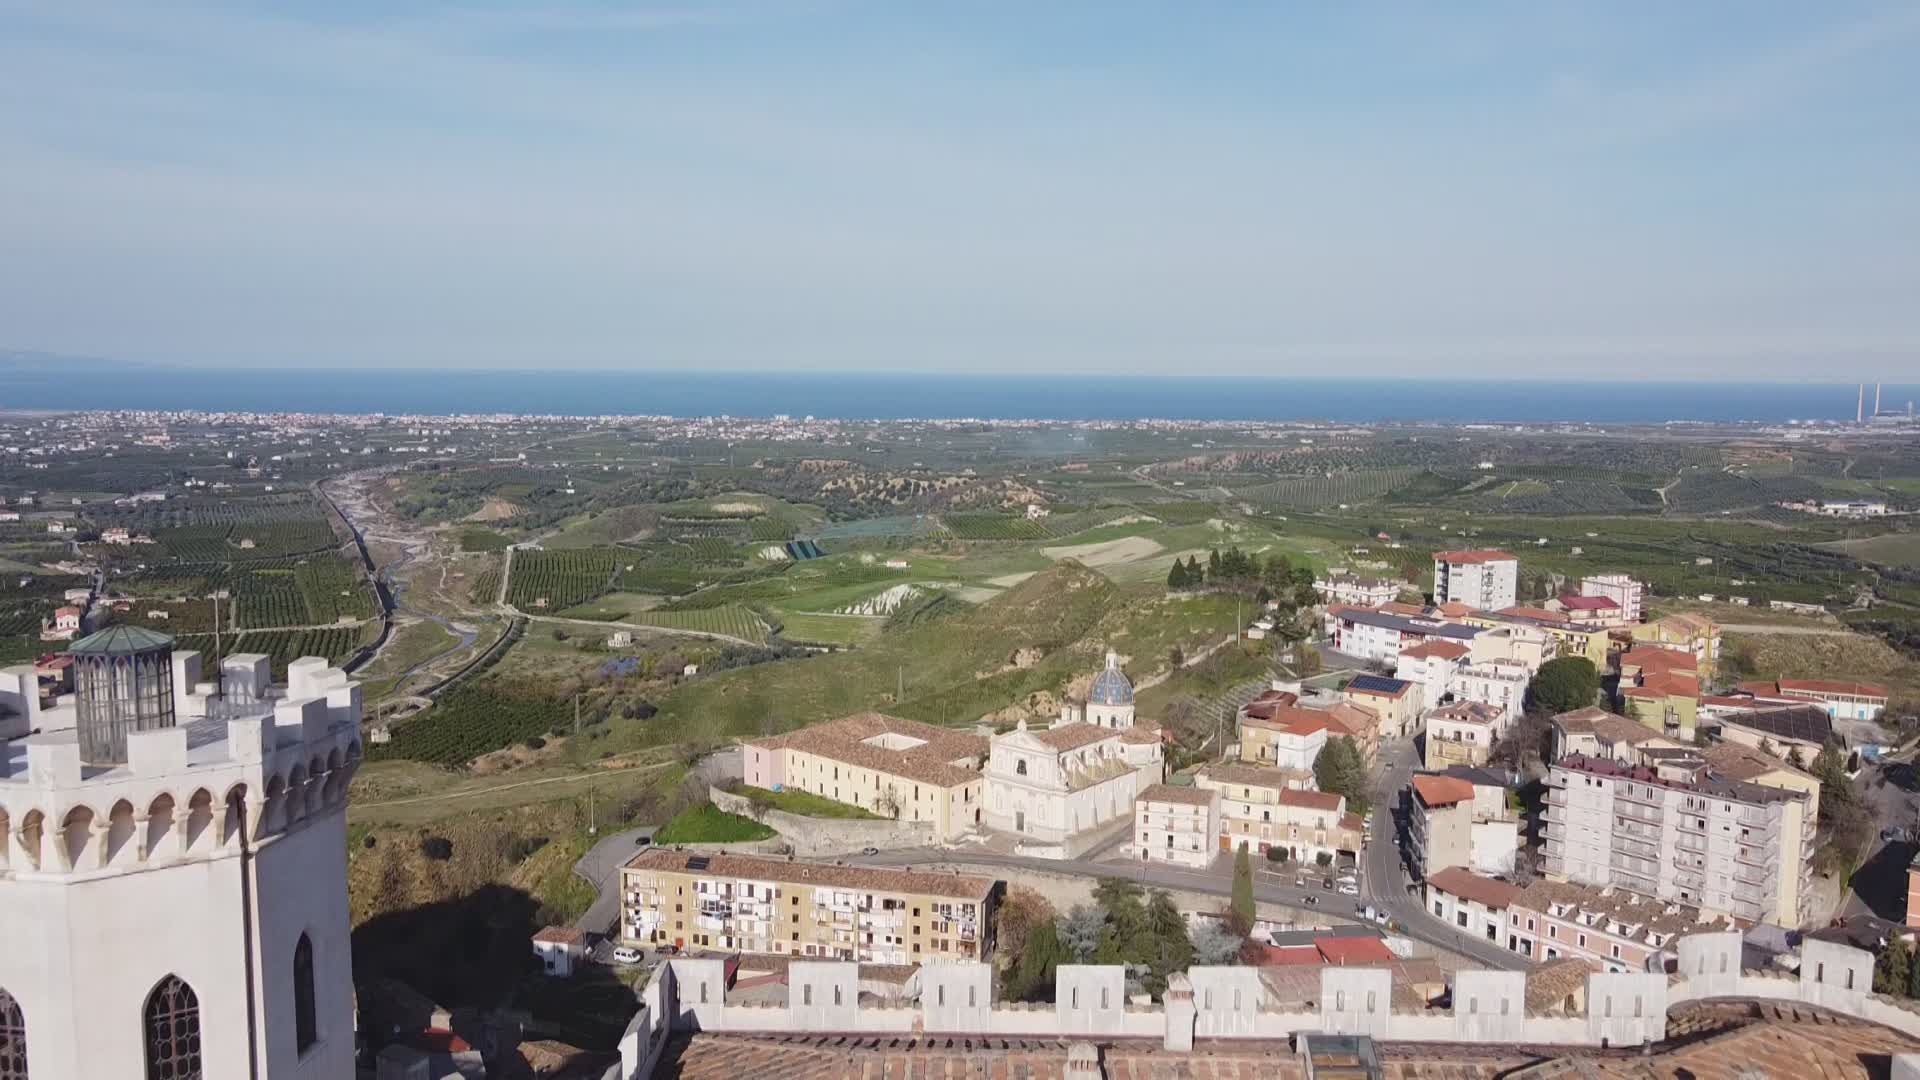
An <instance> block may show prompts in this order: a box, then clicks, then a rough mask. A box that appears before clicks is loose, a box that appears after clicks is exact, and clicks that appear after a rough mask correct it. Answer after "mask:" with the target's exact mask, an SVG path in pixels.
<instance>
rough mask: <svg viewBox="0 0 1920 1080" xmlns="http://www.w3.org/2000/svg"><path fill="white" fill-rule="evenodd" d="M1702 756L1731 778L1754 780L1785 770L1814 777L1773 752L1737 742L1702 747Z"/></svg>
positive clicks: (1805, 776) (1807, 777)
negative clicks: (1757, 777) (1775, 755)
mask: <svg viewBox="0 0 1920 1080" xmlns="http://www.w3.org/2000/svg"><path fill="white" fill-rule="evenodd" d="M1700 756H1701V757H1702V758H1704V759H1705V760H1706V762H1707V764H1708V765H1711V766H1713V770H1714V771H1715V772H1717V773H1719V774H1720V775H1721V776H1724V777H1726V778H1727V779H1729V780H1752V779H1753V778H1754V777H1756V776H1766V775H1767V774H1769V773H1776V772H1784V773H1792V774H1793V775H1795V776H1799V777H1804V778H1806V779H1808V780H1811V779H1813V777H1812V776H1811V775H1809V774H1808V773H1807V772H1805V771H1804V770H1801V769H1796V768H1794V767H1793V766H1792V765H1789V764H1787V763H1786V762H1784V761H1781V760H1780V759H1779V758H1776V757H1774V756H1773V755H1772V754H1769V753H1766V752H1765V751H1762V750H1756V749H1754V748H1753V747H1751V746H1747V745H1745V744H1743V743H1737V742H1725V741H1722V742H1716V743H1713V744H1712V745H1710V746H1708V747H1706V748H1704V749H1702V750H1701V751H1700Z"/></svg>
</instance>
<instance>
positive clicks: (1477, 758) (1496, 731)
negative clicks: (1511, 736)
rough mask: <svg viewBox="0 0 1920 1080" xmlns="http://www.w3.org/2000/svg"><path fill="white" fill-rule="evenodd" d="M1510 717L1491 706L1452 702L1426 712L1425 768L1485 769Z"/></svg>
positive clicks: (1471, 702) (1470, 702) (1468, 702)
mask: <svg viewBox="0 0 1920 1080" xmlns="http://www.w3.org/2000/svg"><path fill="white" fill-rule="evenodd" d="M1508 720H1509V716H1508V715H1507V714H1506V713H1503V712H1501V711H1500V710H1499V709H1496V708H1494V707H1493V706H1491V705H1482V704H1480V703H1479V702H1474V701H1462V702H1455V703H1454V704H1452V705H1442V706H1440V707H1439V708H1437V709H1433V710H1431V711H1429V712H1428V713H1427V715H1426V718H1425V720H1424V724H1425V726H1426V746H1425V751H1426V766H1427V768H1429V769H1444V768H1446V767H1447V766H1449V765H1485V764H1486V763H1487V757H1488V755H1489V754H1490V753H1491V752H1492V750H1493V744H1494V743H1495V742H1497V741H1498V740H1499V738H1500V736H1501V735H1503V734H1505V733H1506V730H1507V724H1508Z"/></svg>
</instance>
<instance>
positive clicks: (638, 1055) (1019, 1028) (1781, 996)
mask: <svg viewBox="0 0 1920 1080" xmlns="http://www.w3.org/2000/svg"><path fill="white" fill-rule="evenodd" d="M1678 954H1679V962H1678V965H1677V970H1675V971H1674V972H1672V973H1671V974H1669V973H1665V972H1631V973H1598V972H1596V973H1592V974H1589V975H1588V976H1587V978H1586V984H1585V986H1586V989H1585V995H1584V998H1583V999H1581V1000H1582V1004H1581V1005H1580V1006H1579V1007H1578V1008H1574V1007H1571V1006H1569V1007H1568V1008H1566V1009H1565V1010H1564V1011H1563V1012H1560V1013H1547V1012H1543V1011H1541V1010H1538V1009H1535V1010H1533V1011H1531V1012H1530V1011H1529V1010H1528V1007H1527V997H1528V980H1529V977H1530V976H1529V975H1528V974H1527V973H1526V972H1519V971H1457V972H1455V973H1454V974H1453V976H1452V980H1451V986H1450V989H1449V993H1448V995H1447V998H1446V1003H1445V1004H1444V1005H1442V1006H1429V1007H1427V1008H1424V1009H1420V1008H1407V1007H1404V1005H1402V1006H1398V1007H1397V1006H1396V1003H1395V1001H1394V993H1393V991H1394V987H1393V981H1392V974H1391V973H1390V972H1389V971H1388V970H1387V969H1385V968H1364V967H1328V968H1324V969H1322V970H1321V972H1320V983H1319V990H1318V994H1317V1000H1313V1001H1305V1000H1298V1001H1283V1000H1279V999H1278V998H1277V997H1276V996H1275V994H1274V992H1273V990H1272V988H1271V986H1270V985H1269V984H1268V983H1267V982H1266V980H1264V979H1263V978H1262V976H1261V969H1259V968H1252V967H1196V968H1192V969H1190V970H1188V971H1186V972H1184V973H1175V974H1174V975H1172V976H1171V977H1170V978H1169V980H1168V985H1167V993H1166V995H1165V1001H1164V1002H1163V1003H1162V1004H1158V1005H1151V1006H1141V1005H1134V1004H1131V1003H1129V1002H1128V1001H1127V1000H1126V993H1125V990H1126V976H1125V972H1124V971H1123V970H1122V969H1121V968H1119V967H1108V966H1100V965H1084V964H1066V965H1061V967H1060V968H1059V969H1058V971H1057V972H1056V973H1055V989H1054V1004H1053V1005H1052V1006H1044V1005H1041V1006H1035V1005H1022V1004H1004V1003H999V1002H996V1001H994V1000H993V993H992V986H993V975H992V969H991V967H990V966H989V965H986V964H979V963H949V964H928V965H925V966H923V967H921V968H920V970H919V972H918V973H917V975H916V980H917V984H918V991H919V1002H918V1005H917V1007H905V1008H903V1007H901V1006H899V1005H894V1004H889V1005H888V1006H886V1007H884V1008H873V1007H869V1006H862V1005H861V1003H860V1001H859V996H858V994H857V993H855V992H854V990H853V988H854V987H856V986H857V985H858V978H859V974H858V971H859V969H858V965H856V964H852V963H842V962H805V963H798V962H796V963H794V964H792V965H791V966H790V967H789V969H788V976H787V1002H786V1004H785V1005H784V1006H780V1005H771V1006H769V1005H765V1004H762V1005H759V1006H755V1007H746V1006H740V1005H729V1004H727V1003H726V975H725V966H724V962H723V961H721V960H718V959H676V960H670V961H668V962H667V963H666V964H665V965H663V966H662V969H661V971H660V973H659V975H658V976H656V977H655V979H654V980H653V982H651V983H649V984H648V986H647V988H646V990H645V991H644V992H643V995H642V1008H641V1011H640V1014H639V1015H638V1016H637V1017H635V1019H634V1021H633V1023H632V1024H631V1025H630V1026H629V1027H628V1029H627V1033H626V1035H625V1036H624V1037H623V1038H622V1040H621V1057H622V1066H621V1076H622V1077H623V1078H625V1080H645V1078H646V1077H648V1076H649V1075H650V1072H651V1069H652V1066H653V1063H654V1061H655V1060H656V1059H657V1057H658V1054H659V1051H660V1048H661V1047H662V1046H663V1045H664V1044H665V1042H666V1040H667V1038H668V1036H669V1035H671V1034H672V1033H674V1032H684V1031H706V1032H739V1033H742V1034H757V1035H765V1034H780V1033H788V1032H803V1033H806V1034H808V1035H811V1036H819V1035H823V1034H847V1035H854V1034H858V1035H875V1034H884V1035H895V1036H903V1037H919V1036H955V1037H961V1036H964V1037H983V1038H990V1039H991V1038H1043V1039H1061V1040H1067V1039H1096V1040H1099V1039H1110V1040H1118V1039H1142V1038H1151V1039H1162V1040H1164V1046H1165V1048H1166V1049H1167V1050H1169V1051H1180V1052H1185V1051H1190V1050H1192V1049H1193V1045H1194V1039H1195V1037H1196V1036H1198V1037H1201V1038H1208V1039H1249V1040H1285V1039H1289V1038H1292V1037H1294V1036H1296V1035H1300V1034H1303V1033H1305V1034H1327V1035H1366V1036H1369V1037H1371V1038H1373V1039H1375V1040H1377V1041H1381V1042H1409V1043H1466V1044H1476V1045H1486V1044H1494V1045H1499V1044H1510V1045H1529V1046H1542V1045H1553V1046H1568V1047H1581V1046H1587V1047H1627V1046H1642V1045H1647V1044H1651V1043H1656V1042H1660V1041H1662V1040H1664V1039H1665V1038H1666V1028H1667V1013H1668V1010H1669V1009H1671V1008H1672V1007H1674V1006H1676V1005H1681V1004H1685V1003H1688V1002H1694V1001H1705V1000H1711V999H1716V998H1725V999H1757V1000H1773V1001H1782V1002H1790V1003H1797V1004H1803V1005H1809V1006H1812V1007H1815V1008H1820V1009H1826V1010H1829V1011H1832V1012H1837V1013H1841V1014H1843V1015H1847V1016H1851V1017H1855V1018H1858V1019H1862V1020H1866V1021H1870V1022H1873V1023H1878V1024H1884V1025H1886V1026H1888V1027H1891V1028H1894V1029H1896V1030H1898V1031H1901V1032H1903V1033H1905V1034H1908V1035H1911V1036H1915V1037H1920V1007H1917V1006H1916V1005H1915V1004H1914V1003H1912V1002H1907V1001H1903V1000H1898V999H1894V998H1889V997H1882V996H1879V995H1876V994H1874V993H1873V992H1872V989H1873V954H1871V953H1869V952H1866V951H1864V950H1861V949H1855V948H1851V947H1849V946H1846V945H1837V944H1833V943H1831V942H1824V941H1817V940H1808V941H1806V942H1805V943H1803V944H1802V946H1801V948H1800V954H1799V957H1798V961H1799V971H1798V974H1797V975H1795V974H1786V973H1780V972H1774V971H1742V970H1741V935H1740V933H1739V932H1738V931H1724V932H1716V933H1703V934H1693V935H1688V936H1686V937H1682V938H1681V939H1680V940H1679V942H1678ZM1569 1001H1571V999H1569Z"/></svg>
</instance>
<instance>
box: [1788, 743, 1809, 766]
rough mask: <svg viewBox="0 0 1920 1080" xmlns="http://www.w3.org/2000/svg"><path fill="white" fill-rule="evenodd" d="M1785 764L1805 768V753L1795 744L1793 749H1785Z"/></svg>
mask: <svg viewBox="0 0 1920 1080" xmlns="http://www.w3.org/2000/svg"><path fill="white" fill-rule="evenodd" d="M1787 764H1789V765H1791V766H1793V767H1794V768H1796V769H1805V768H1806V767H1807V755H1806V754H1805V753H1803V752H1801V750H1800V747H1798V746H1795V747H1794V748H1793V749H1791V750H1789V751H1787Z"/></svg>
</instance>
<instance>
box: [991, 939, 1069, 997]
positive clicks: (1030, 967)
mask: <svg viewBox="0 0 1920 1080" xmlns="http://www.w3.org/2000/svg"><path fill="white" fill-rule="evenodd" d="M1072 962H1073V955H1072V953H1071V951H1070V950H1069V949H1068V948H1067V945H1066V943H1065V942H1063V941H1062V940H1061V939H1060V932H1059V930H1058V928H1057V926H1056V924H1054V923H1051V922H1043V923H1041V924H1040V925H1038V926H1036V927H1034V928H1033V933H1032V934H1031V935H1030V936H1029V937H1028V938H1027V948H1026V950H1025V951H1024V952H1022V953H1021V954H1020V961H1019V964H1018V965H1017V966H1016V967H1015V968H1014V972H1013V978H1012V979H1011V980H1010V985H1009V986H1008V987H1007V996H1008V997H1011V998H1013V999H1014V1000H1016V1001H1033V1000H1039V1001H1052V1000H1053V978H1054V972H1055V970H1056V969H1057V968H1059V966H1060V965H1061V964H1066V963H1072Z"/></svg>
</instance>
